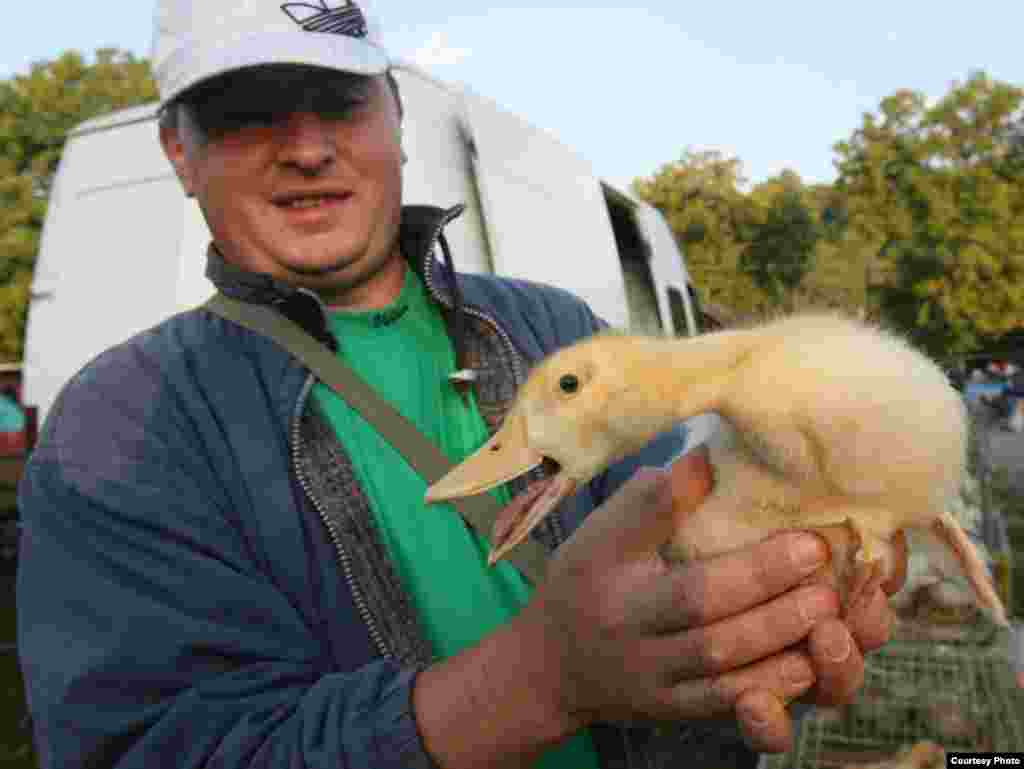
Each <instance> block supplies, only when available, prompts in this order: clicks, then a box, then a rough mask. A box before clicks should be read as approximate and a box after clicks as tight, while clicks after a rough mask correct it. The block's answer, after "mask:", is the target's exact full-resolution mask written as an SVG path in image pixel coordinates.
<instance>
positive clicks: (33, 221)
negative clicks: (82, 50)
mask: <svg viewBox="0 0 1024 769" xmlns="http://www.w3.org/2000/svg"><path fill="white" fill-rule="evenodd" d="M156 98H157V90H156V85H155V83H154V81H153V77H152V74H151V71H150V67H149V63H148V62H147V61H145V60H142V59H137V58H136V57H134V56H133V55H132V54H130V53H125V52H122V51H118V50H116V49H102V50H99V51H97V52H96V55H95V57H94V60H93V61H92V62H88V61H86V60H85V58H84V57H83V56H82V55H81V54H79V53H77V52H75V51H69V52H67V53H64V54H63V55H61V56H60V57H59V58H57V59H54V60H53V61H44V62H40V63H37V64H34V65H33V66H32V67H31V69H30V71H29V72H28V73H27V74H23V75H15V76H14V77H13V78H10V79H8V80H2V81H0V308H2V309H0V360H18V359H20V358H21V346H22V340H23V338H24V326H25V313H26V310H27V307H28V292H29V285H30V284H31V276H32V268H33V265H34V263H35V257H36V253H37V251H38V248H39V235H40V232H41V230H42V223H43V219H44V217H45V215H46V200H47V196H48V195H49V191H50V185H51V183H52V180H53V175H54V173H55V171H56V169H57V164H58V162H59V161H60V155H61V151H62V150H63V147H64V141H65V139H66V137H67V134H68V132H69V131H70V130H71V129H72V128H74V127H75V126H76V125H78V124H79V123H81V122H82V121H84V120H87V119H89V118H92V117H96V116H98V115H102V114H105V113H107V112H111V111H113V110H116V109H120V108H122V107H128V106H133V105H136V104H142V103H145V102H149V101H153V100H154V99H156Z"/></svg>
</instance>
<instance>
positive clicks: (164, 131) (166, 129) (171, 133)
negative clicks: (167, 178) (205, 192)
mask: <svg viewBox="0 0 1024 769" xmlns="http://www.w3.org/2000/svg"><path fill="white" fill-rule="evenodd" d="M160 145H161V146H162V147H163V148H164V155H166V156H167V159H168V160H169V161H170V162H171V165H172V166H174V172H175V173H176V174H177V175H178V179H179V180H180V181H181V186H182V187H183V188H184V189H185V195H187V196H188V197H190V198H191V197H195V191H194V190H193V180H192V174H191V167H190V165H189V162H188V158H187V157H186V154H185V142H184V140H183V138H182V136H181V129H180V128H178V127H176V126H160Z"/></svg>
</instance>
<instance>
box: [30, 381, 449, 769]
mask: <svg viewBox="0 0 1024 769" xmlns="http://www.w3.org/2000/svg"><path fill="white" fill-rule="evenodd" d="M76 392H77V394H78V395H77V397H74V398H70V399H68V398H65V399H64V403H63V406H58V407H55V410H54V412H55V413H54V414H51V417H50V419H49V420H48V423H47V426H46V431H45V432H46V434H45V435H44V440H43V441H41V443H40V446H39V447H38V448H37V450H36V452H35V453H34V455H33V458H32V460H31V462H30V463H29V466H28V467H27V469H26V474H25V477H24V479H23V481H22V484H21V486H20V489H19V493H20V496H19V506H20V509H21V514H22V524H23V528H22V535H21V550H20V555H19V573H18V583H17V611H18V646H19V655H20V663H21V666H22V671H23V674H24V678H25V684H26V691H27V697H28V703H29V709H30V712H31V715H32V718H33V721H34V734H35V740H36V749H37V751H38V753H39V759H40V766H41V767H42V768H43V769H56V768H58V767H59V769H75V768H76V767H90V769H129V768H130V767H139V769H141V768H142V767H145V768H146V769H154V768H160V767H167V768H168V769H170V768H171V767H173V768H174V769H191V768H192V767H195V768H197V769H198V767H206V768H208V769H212V768H213V767H218V768H220V769H236V768H240V767H247V768H249V769H252V768H255V767H268V768H269V767H274V768H275V769H283V768H284V767H296V768H297V767H303V769H305V768H306V767H323V769H327V768H328V767H330V769H338V767H359V768H360V769H362V768H365V767H371V766H372V767H394V768H395V769H398V768H399V767H403V768H405V767H430V766H432V763H431V761H430V759H429V758H428V756H427V754H426V753H425V752H424V750H423V747H422V744H421V742H420V739H419V736H418V732H417V730H416V726H415V721H414V717H413V713H412V707H411V701H410V697H411V686H412V678H413V675H414V673H413V672H412V671H409V670H401V669H399V668H398V667H397V666H396V665H395V664H393V663H390V662H387V661H380V662H375V663H373V664H370V665H367V666H366V667H363V668H359V669H356V670H353V671H350V672H339V671H338V670H336V669H335V668H334V667H332V665H331V664H330V663H329V662H328V660H329V659H330V657H329V655H328V653H327V651H326V650H325V649H324V648H322V647H321V643H320V641H318V640H317V636H316V633H315V632H313V630H312V629H311V628H310V627H308V626H307V624H306V622H305V621H304V620H303V618H302V615H301V614H300V613H299V612H298V611H297V610H296V608H295V606H294V605H293V603H294V601H291V600H289V596H288V595H287V594H286V593H285V592H283V591H282V590H281V589H279V588H278V587H277V586H275V584H274V583H273V581H272V579H271V578H270V577H269V576H268V575H267V573H266V570H265V569H264V570H261V569H260V568H259V559H258V558H257V557H255V556H254V552H255V551H254V549H253V547H252V545H251V543H248V542H247V539H246V535H245V532H244V530H243V529H242V528H241V527H240V526H239V524H238V522H237V521H234V520H233V519H232V513H231V511H230V509H229V501H228V499H227V498H226V495H227V492H226V491H225V489H224V486H225V484H224V483H222V482H221V483H218V481H217V479H216V477H215V476H216V474H215V473H213V472H211V471H210V468H209V467H207V465H208V464H209V460H208V458H205V457H204V456H203V451H202V446H201V445H199V446H196V445H193V446H192V449H193V450H192V451H182V450H181V447H182V446H184V445H188V444H187V443H182V441H183V437H184V436H186V435H187V434H188V425H187V424H186V423H185V422H186V421H187V420H179V421H178V423H175V422H174V420H163V421H162V422H158V421H155V420H152V419H148V418H145V417H146V414H144V413H143V412H144V411H145V410H146V409H150V408H152V407H150V406H146V405H139V403H140V401H144V400H145V399H144V398H142V399H140V398H138V397H135V396H133V397H132V398H130V399H124V400H121V399H119V398H118V392H117V391H116V390H114V391H113V392H103V391H102V390H100V389H97V388H90V387H89V386H88V385H87V384H86V385H80V386H79V387H77V389H76ZM121 394H122V395H123V391H122V392H121ZM166 400H168V399H165V401H166ZM58 412H59V413H58ZM156 425H159V426H156ZM296 557H297V558H300V559H301V558H302V555H301V554H299V553H297V554H296Z"/></svg>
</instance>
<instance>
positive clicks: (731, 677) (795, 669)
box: [654, 650, 815, 719]
mask: <svg viewBox="0 0 1024 769" xmlns="http://www.w3.org/2000/svg"><path fill="white" fill-rule="evenodd" d="M814 680H815V679H814V667H813V666H812V665H811V661H810V659H809V658H808V656H807V654H806V653H804V652H800V651H796V650H791V651H786V652H783V653H782V654H777V655H775V656H774V657H771V658H769V659H766V660H761V661H759V662H755V663H754V664H752V665H747V666H745V667H742V668H739V669H737V670H731V671H729V672H728V673H724V674H722V675H720V676H710V677H706V678H699V679H694V680H690V681H683V682H681V683H678V684H676V685H675V686H673V687H671V688H669V689H665V690H662V691H660V692H658V693H657V694H656V697H657V700H658V701H657V704H656V705H655V706H654V708H655V710H657V711H661V712H660V713H657V714H656V715H657V716H658V717H664V718H701V719H705V718H708V717H714V716H730V715H731V716H735V715H736V704H737V702H738V701H739V699H740V696H741V695H742V694H743V693H744V692H746V691H749V690H751V689H758V690H763V691H766V692H768V693H769V694H771V695H772V696H773V697H775V698H776V699H778V700H779V701H781V702H789V701H791V700H793V699H796V698H797V697H800V696H802V695H804V694H805V693H806V692H807V691H809V690H810V689H811V687H812V686H813V685H814Z"/></svg>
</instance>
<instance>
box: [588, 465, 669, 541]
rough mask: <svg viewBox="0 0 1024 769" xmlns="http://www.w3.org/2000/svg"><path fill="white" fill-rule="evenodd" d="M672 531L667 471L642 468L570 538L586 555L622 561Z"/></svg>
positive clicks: (664, 537)
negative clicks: (575, 541)
mask: <svg viewBox="0 0 1024 769" xmlns="http://www.w3.org/2000/svg"><path fill="white" fill-rule="evenodd" d="M671 533H672V482H671V477H670V474H669V471H668V470H666V469H663V468H657V467H642V468H640V469H639V470H637V471H636V473H635V474H634V475H633V477H631V478H630V479H629V480H628V481H626V482H625V483H624V484H622V487H621V488H620V489H619V490H618V491H616V492H615V494H613V495H612V496H611V497H610V498H609V499H608V500H607V501H606V502H605V503H604V504H603V505H601V506H600V507H599V508H597V509H596V510H594V512H592V513H591V514H590V516H589V517H588V518H587V520H586V521H585V522H584V525H583V526H581V527H580V529H579V530H578V531H577V532H576V535H575V536H574V537H573V539H574V540H577V541H578V544H579V546H581V547H582V548H583V549H584V550H586V551H587V552H588V556H587V557H588V558H590V559H593V558H595V557H598V558H601V560H605V559H604V558H602V557H601V556H608V557H609V558H611V559H614V560H622V559H624V558H627V557H629V556H633V555H636V554H638V553H640V552H643V551H647V552H649V551H651V550H653V549H655V548H657V547H658V546H659V545H660V544H661V543H662V542H664V541H666V540H667V539H668V538H669V536H670V535H671Z"/></svg>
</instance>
